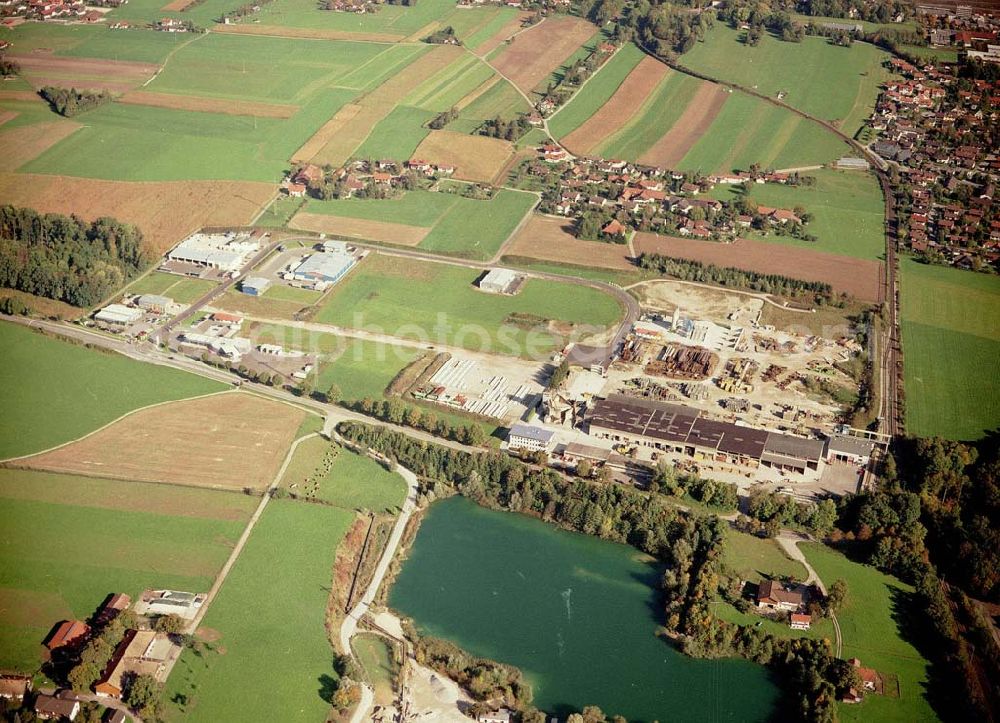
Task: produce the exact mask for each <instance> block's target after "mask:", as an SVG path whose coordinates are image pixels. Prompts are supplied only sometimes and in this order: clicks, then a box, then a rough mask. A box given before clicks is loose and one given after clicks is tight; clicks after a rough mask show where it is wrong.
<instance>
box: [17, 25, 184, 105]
mask: <svg viewBox="0 0 1000 723" xmlns="http://www.w3.org/2000/svg"><path fill="white" fill-rule="evenodd" d="M161 17H162V16H161ZM195 37H198V36H193V35H185V34H183V33H160V32H156V31H154V30H130V31H128V32H121V31H115V30H109V29H108V28H107V27H105V26H104V25H56V24H54V23H24V24H22V25H18V26H17V27H15V28H5V29H3V30H0V40H8V41H10V42H11V44H12V45H13V46H14V47H15V48H16V49H17V51H18V52H19V53H28V52H32V51H41V50H43V49H49V50H52V51H53V52H54V54H55V55H68V56H73V57H80V58H106V59H108V60H127V61H132V62H139V63H162V62H163V61H164V60H165V59H166V57H167V56H168V55H169V54H170V52H171V51H173V50H174V49H176V48H177V47H179V46H180V45H184V44H186V43H189V42H191V41H192V40H193V39H194V38H195ZM4 87H5V88H6V87H8V85H7V84H6V83H5V84H4Z"/></svg>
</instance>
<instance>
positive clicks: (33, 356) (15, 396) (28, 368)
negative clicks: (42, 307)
mask: <svg viewBox="0 0 1000 723" xmlns="http://www.w3.org/2000/svg"><path fill="white" fill-rule="evenodd" d="M225 388H226V387H225V385H223V384H219V383H218V382H214V381H209V380H207V379H203V378H201V377H198V376H195V375H193V374H188V373H186V372H181V371H177V370H174V369H167V368H165V367H160V366H153V365H151V364H142V363H140V362H137V361H133V360H131V359H127V358H125V357H123V356H120V355H118V354H106V353H102V352H98V351H92V350H90V349H86V348H84V347H82V346H76V345H74V344H70V343H68V342H64V341H60V340H57V339H53V338H51V337H47V336H43V335H41V334H38V333H35V332H33V331H30V330H28V329H26V328H24V327H22V326H17V325H15V324H6V323H5V324H0V389H2V391H0V408H3V410H4V415H3V418H2V420H0V457H5V458H6V457H13V456H19V455H26V454H31V453H34V452H40V451H42V450H43V449H48V448H49V447H53V446H55V445H58V444H63V443H65V442H69V441H72V440H74V439H77V438H78V437H81V436H83V435H85V434H87V433H88V432H92V431H93V430H95V429H97V428H98V427H100V426H103V425H105V424H107V423H108V422H111V421H114V420H115V419H117V418H118V417H120V416H121V415H123V414H125V413H127V412H130V411H132V410H134V409H138V408H139V407H144V406H146V405H149V404H155V403H157V402H165V401H170V400H176V399H185V398H187V397H193V396H197V395H200V394H209V393H211V392H218V391H222V390H223V389H225Z"/></svg>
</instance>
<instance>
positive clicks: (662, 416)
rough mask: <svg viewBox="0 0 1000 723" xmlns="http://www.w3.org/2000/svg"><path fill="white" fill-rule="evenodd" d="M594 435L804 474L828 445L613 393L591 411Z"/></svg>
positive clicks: (815, 469) (816, 467) (813, 469)
mask: <svg viewBox="0 0 1000 723" xmlns="http://www.w3.org/2000/svg"><path fill="white" fill-rule="evenodd" d="M587 423H588V426H589V432H590V434H591V435H592V436H594V437H598V438H600V439H609V440H612V441H614V442H618V443H624V444H629V445H636V446H640V447H647V448H652V449H655V450H658V451H662V452H669V453H674V454H678V455H682V456H686V457H691V458H694V459H704V460H711V461H715V462H724V463H728V464H733V465H738V466H742V467H749V468H757V467H759V466H765V467H771V468H774V469H780V470H786V471H792V472H796V473H799V474H807V473H808V472H810V471H811V472H817V473H818V472H819V471H820V469H821V466H822V464H823V456H824V455H823V451H824V447H825V444H824V442H823V441H821V440H817V439H806V438H804V437H794V436H792V435H788V434H781V433H778V432H769V431H767V430H763V429H754V428H752V427H742V426H740V425H737V424H733V423H732V422H723V421H717V420H713V419H708V418H706V417H703V416H701V412H699V411H698V410H697V409H693V408H690V407H686V406H683V405H680V404H668V403H663V402H654V401H649V400H646V399H635V398H632V397H626V396H623V395H617V394H616V395H611V396H609V397H607V398H606V399H599V400H597V402H596V403H595V404H594V405H593V407H592V408H591V409H590V411H589V412H588V413H587Z"/></svg>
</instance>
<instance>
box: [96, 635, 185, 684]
mask: <svg viewBox="0 0 1000 723" xmlns="http://www.w3.org/2000/svg"><path fill="white" fill-rule="evenodd" d="M172 647H173V643H171V642H170V639H169V638H168V637H167V636H166V635H164V634H162V633H157V632H155V631H153V630H129V631H127V632H126V633H125V637H124V638H122V641H121V643H119V645H118V648H117V649H116V650H115V652H114V654H113V655H112V656H111V660H110V661H108V666H107V668H105V670H104V676H103V677H102V678H101V680H100V681H98V683H97V684H96V685H95V686H94V692H95V693H97V695H100V696H105V697H108V698H121V697H122V690H123V683H122V678H123V677H125V676H126V674H130V673H131V674H136V675H151V676H153V677H157V676H158V675H160V673H161V672H162V669H163V664H164V662H165V661H166V660H167V658H168V657H169V656H170V652H171V649H172Z"/></svg>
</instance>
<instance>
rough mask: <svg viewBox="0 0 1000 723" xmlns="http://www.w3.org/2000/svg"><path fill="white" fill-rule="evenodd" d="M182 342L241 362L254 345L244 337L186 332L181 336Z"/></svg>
mask: <svg viewBox="0 0 1000 723" xmlns="http://www.w3.org/2000/svg"><path fill="white" fill-rule="evenodd" d="M181 341H182V342H183V343H185V344H193V345H194V346H202V347H205V348H207V349H211V350H212V351H214V352H215V353H216V354H218V355H219V356H224V357H226V358H227V359H232V360H233V361H239V360H240V359H242V358H243V355H244V354H249V353H250V350H251V349H252V348H253V344H252V343H251V342H250V340H249V339H247V338H246V337H242V336H234V337H232V338H228V337H224V336H209V335H208V334H197V333H194V332H184V333H183V334H181Z"/></svg>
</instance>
